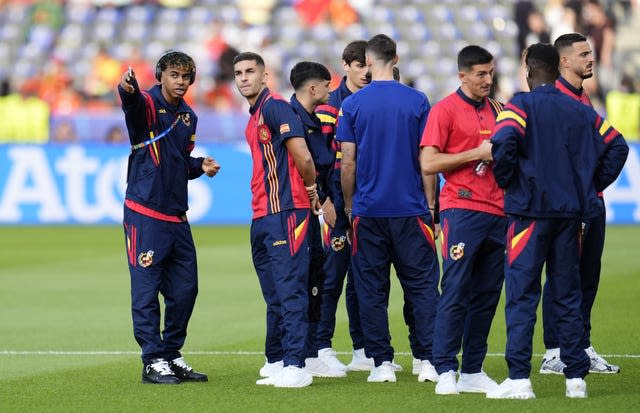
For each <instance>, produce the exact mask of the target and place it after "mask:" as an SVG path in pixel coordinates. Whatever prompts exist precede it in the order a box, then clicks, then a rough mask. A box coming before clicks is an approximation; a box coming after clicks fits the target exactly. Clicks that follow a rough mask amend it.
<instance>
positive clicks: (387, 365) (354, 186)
mask: <svg viewBox="0 0 640 413" xmlns="http://www.w3.org/2000/svg"><path fill="white" fill-rule="evenodd" d="M366 59H367V65H368V66H369V68H370V71H371V75H372V82H371V84H369V85H368V86H367V87H366V88H363V89H362V90H361V91H359V92H358V93H355V94H353V95H351V96H349V97H348V98H347V99H345V100H344V102H343V103H342V108H341V110H340V113H339V115H338V129H337V132H336V139H337V140H338V141H340V144H341V148H342V160H341V168H340V173H341V183H342V191H343V195H344V204H345V212H346V214H347V216H348V217H349V218H350V220H351V221H352V228H353V244H352V255H353V260H352V265H354V266H356V267H357V271H356V272H355V276H356V280H355V286H356V293H357V296H358V303H359V306H360V321H361V323H362V331H363V333H364V336H365V353H366V355H367V357H371V358H373V360H374V363H375V367H374V368H373V369H372V370H371V374H370V375H369V377H368V379H367V380H368V381H370V382H385V381H388V382H395V381H396V375H395V369H394V367H393V365H392V360H393V347H392V346H391V342H390V334H389V323H388V314H387V304H388V300H389V284H390V280H389V276H390V265H391V264H393V265H394V267H395V269H396V273H397V275H398V279H399V280H400V284H401V285H402V288H403V291H404V294H405V297H406V299H407V300H409V301H410V302H411V304H412V305H413V316H414V317H413V318H414V320H415V323H416V325H415V332H416V341H417V344H418V345H417V346H416V348H415V350H413V351H414V353H415V354H413V356H414V357H416V358H418V359H420V360H425V361H426V360H430V359H431V346H432V341H433V322H434V318H435V308H436V302H437V299H438V279H439V273H438V272H439V271H438V259H437V255H436V251H435V237H434V228H433V217H432V215H431V214H430V213H429V209H428V206H427V205H429V206H433V205H434V202H435V176H429V177H426V176H424V177H423V176H422V174H421V173H420V164H419V159H418V157H419V143H420V136H421V135H422V131H423V129H424V126H425V122H426V120H427V115H428V113H429V108H430V105H429V101H428V99H427V97H426V96H425V95H424V94H423V93H421V92H419V91H417V90H415V89H412V88H410V87H408V86H405V85H402V84H400V83H399V82H398V81H395V80H393V66H394V65H395V64H396V63H397V62H398V56H397V54H396V44H395V42H394V41H393V40H392V39H391V38H389V37H388V36H386V35H384V34H379V35H376V36H374V37H372V38H371V39H370V40H369V41H368V42H367V49H366ZM427 199H428V204H427ZM422 369H423V372H421V375H423V376H424V375H426V372H425V371H424V370H427V369H428V370H430V377H432V378H433V379H434V380H435V379H437V373H436V371H435V369H434V368H433V366H431V364H430V363H423V364H422Z"/></svg>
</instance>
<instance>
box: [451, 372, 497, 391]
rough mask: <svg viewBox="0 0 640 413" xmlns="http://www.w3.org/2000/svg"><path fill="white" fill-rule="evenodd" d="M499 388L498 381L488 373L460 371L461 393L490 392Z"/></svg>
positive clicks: (459, 385)
mask: <svg viewBox="0 0 640 413" xmlns="http://www.w3.org/2000/svg"><path fill="white" fill-rule="evenodd" d="M497 388H498V383H496V382H495V381H494V380H493V379H492V378H491V377H489V376H487V373H485V372H484V371H480V373H460V378H459V379H458V391H459V392H460V393H489V392H492V391H494V390H496V389H497Z"/></svg>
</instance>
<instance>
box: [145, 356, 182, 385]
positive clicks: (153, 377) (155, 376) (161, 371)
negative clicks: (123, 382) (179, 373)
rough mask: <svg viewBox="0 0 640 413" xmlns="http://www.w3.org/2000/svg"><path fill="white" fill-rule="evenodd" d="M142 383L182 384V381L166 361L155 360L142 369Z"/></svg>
mask: <svg viewBox="0 0 640 413" xmlns="http://www.w3.org/2000/svg"><path fill="white" fill-rule="evenodd" d="M142 382H143V383H156V384H180V379H179V378H178V377H176V375H175V373H174V372H173V371H172V370H171V369H170V368H169V363H167V362H166V361H165V360H164V359H153V360H151V364H147V365H146V366H144V367H143V368H142Z"/></svg>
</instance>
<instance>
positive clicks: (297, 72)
mask: <svg viewBox="0 0 640 413" xmlns="http://www.w3.org/2000/svg"><path fill="white" fill-rule="evenodd" d="M310 80H331V73H329V69H327V68H326V66H325V65H323V64H320V63H316V62H298V63H296V65H295V66H293V68H292V69H291V74H290V75H289V81H290V82H291V86H293V88H294V89H295V90H298V89H300V88H301V87H302V86H304V85H305V84H306V83H307V82H308V81H310Z"/></svg>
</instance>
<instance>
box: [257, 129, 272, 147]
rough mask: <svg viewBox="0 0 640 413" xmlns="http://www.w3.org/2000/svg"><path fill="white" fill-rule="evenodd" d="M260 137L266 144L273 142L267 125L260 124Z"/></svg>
mask: <svg viewBox="0 0 640 413" xmlns="http://www.w3.org/2000/svg"><path fill="white" fill-rule="evenodd" d="M258 139H259V140H260V142H262V143H265V144H266V143H269V142H271V131H270V130H269V127H268V126H267V125H264V124H263V125H260V126H258Z"/></svg>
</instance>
